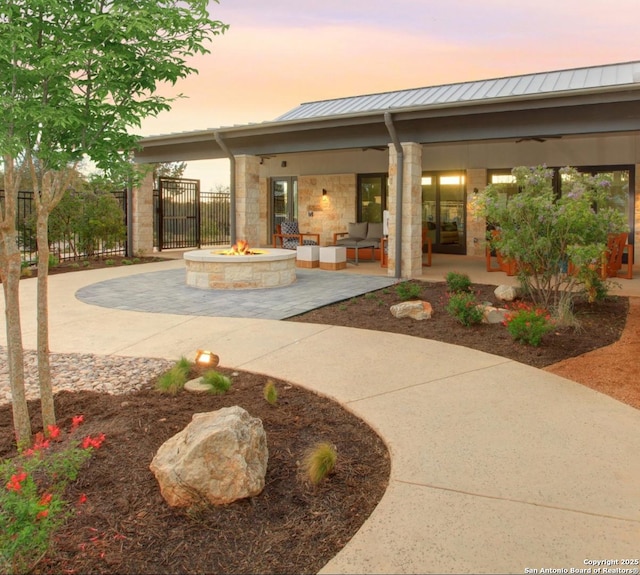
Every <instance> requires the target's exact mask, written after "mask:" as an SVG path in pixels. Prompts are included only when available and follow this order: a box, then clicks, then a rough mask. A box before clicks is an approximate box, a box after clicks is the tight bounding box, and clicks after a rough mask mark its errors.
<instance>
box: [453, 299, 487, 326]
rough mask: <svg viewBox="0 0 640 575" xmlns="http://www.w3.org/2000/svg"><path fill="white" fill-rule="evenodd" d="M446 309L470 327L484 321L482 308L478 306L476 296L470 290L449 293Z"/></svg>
mask: <svg viewBox="0 0 640 575" xmlns="http://www.w3.org/2000/svg"><path fill="white" fill-rule="evenodd" d="M448 298H449V301H447V305H446V310H447V313H448V314H449V315H451V316H453V317H455V318H456V319H457V320H458V321H459V322H460V323H461V324H462V325H464V326H465V327H469V326H471V325H475V324H478V323H480V322H481V321H482V318H483V312H482V308H480V307H478V304H477V302H476V296H475V294H473V293H470V292H459V293H453V294H449V295H448Z"/></svg>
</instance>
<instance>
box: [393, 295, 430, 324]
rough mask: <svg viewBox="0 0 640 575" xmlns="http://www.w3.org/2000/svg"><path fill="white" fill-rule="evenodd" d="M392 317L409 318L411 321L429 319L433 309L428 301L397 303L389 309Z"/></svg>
mask: <svg viewBox="0 0 640 575" xmlns="http://www.w3.org/2000/svg"><path fill="white" fill-rule="evenodd" d="M389 311H391V315H393V317H397V318H401V317H410V318H412V319H417V320H423V319H431V315H432V314H433V308H432V307H431V304H430V303H429V302H428V301H421V300H418V301H405V302H402V303H397V304H395V305H392V306H391V308H389Z"/></svg>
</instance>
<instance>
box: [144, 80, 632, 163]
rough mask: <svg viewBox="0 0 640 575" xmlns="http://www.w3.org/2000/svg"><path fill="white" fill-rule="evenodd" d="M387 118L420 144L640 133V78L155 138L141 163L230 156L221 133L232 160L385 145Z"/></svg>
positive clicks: (401, 136) (405, 136)
mask: <svg viewBox="0 0 640 575" xmlns="http://www.w3.org/2000/svg"><path fill="white" fill-rule="evenodd" d="M634 69H635V68H634ZM303 106H304V105H303ZM385 112H390V113H391V114H392V117H393V123H394V126H395V128H396V131H397V134H398V137H399V139H400V141H402V142H418V143H421V144H437V143H452V142H470V141H486V140H514V141H517V140H520V139H529V138H548V137H562V136H576V135H577V136H580V135H598V134H607V133H620V132H629V131H640V80H638V79H636V77H635V75H634V76H633V78H632V81H629V82H627V83H622V84H615V85H606V86H599V87H591V86H589V87H586V88H581V89H571V90H563V91H554V92H544V93H535V94H530V93H527V94H517V95H512V96H501V97H493V96H492V97H489V98H485V99H480V100H459V99H456V100H453V101H451V100H447V101H439V102H436V103H430V104H420V105H417V106H404V107H399V108H397V109H394V108H387V109H370V110H365V111H358V112H348V113H338V114H334V115H323V116H316V117H303V118H295V119H289V120H287V119H285V120H276V121H273V122H264V123H260V124H248V125H244V126H234V127H225V128H218V129H207V130H200V131H193V132H182V133H174V134H168V135H161V136H151V137H148V138H144V139H143V140H142V141H141V146H142V148H141V149H140V150H139V151H138V152H136V161H138V162H141V163H150V162H163V161H188V160H204V159H220V158H227V157H228V156H227V154H226V153H225V151H224V150H223V149H222V148H221V146H220V144H219V143H218V142H217V141H216V134H218V136H219V137H220V138H221V139H222V141H223V142H224V144H225V145H226V147H227V148H228V149H229V150H230V151H231V152H232V153H233V154H234V155H239V154H248V155H255V156H260V155H274V154H284V153H294V152H314V151H328V150H339V149H350V148H351V149H352V148H372V147H381V146H385V147H386V146H387V145H388V144H389V142H390V138H389V132H388V130H387V128H386V126H385V122H384V113H385ZM285 116H286V115H285Z"/></svg>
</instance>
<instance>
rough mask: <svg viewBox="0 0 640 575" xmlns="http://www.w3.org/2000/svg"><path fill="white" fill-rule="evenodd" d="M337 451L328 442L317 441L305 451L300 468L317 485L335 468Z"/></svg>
mask: <svg viewBox="0 0 640 575" xmlns="http://www.w3.org/2000/svg"><path fill="white" fill-rule="evenodd" d="M337 459H338V452H337V451H336V448H335V447H334V446H333V445H331V444H330V443H326V442H324V443H318V444H317V445H316V446H315V447H313V449H311V450H310V451H308V452H307V454H306V455H305V458H304V460H303V462H302V468H303V471H304V473H305V475H306V476H307V478H308V479H309V481H311V483H313V484H314V485H318V484H319V483H320V482H322V481H323V480H324V479H326V478H327V477H328V476H329V475H330V474H331V473H332V472H333V470H334V469H335V466H336V461H337Z"/></svg>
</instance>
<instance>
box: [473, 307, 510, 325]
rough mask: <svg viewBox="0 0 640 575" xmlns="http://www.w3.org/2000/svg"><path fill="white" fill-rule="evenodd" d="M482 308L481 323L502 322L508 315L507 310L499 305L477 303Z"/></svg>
mask: <svg viewBox="0 0 640 575" xmlns="http://www.w3.org/2000/svg"><path fill="white" fill-rule="evenodd" d="M478 307H479V308H481V309H482V323H492V324H493V323H503V322H504V321H505V319H506V317H507V315H508V313H509V312H508V311H507V310H506V309H504V308H501V307H494V306H492V305H479V306H478Z"/></svg>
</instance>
